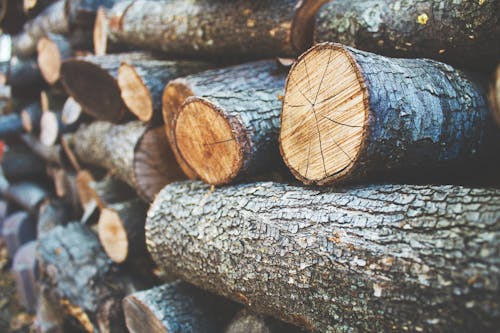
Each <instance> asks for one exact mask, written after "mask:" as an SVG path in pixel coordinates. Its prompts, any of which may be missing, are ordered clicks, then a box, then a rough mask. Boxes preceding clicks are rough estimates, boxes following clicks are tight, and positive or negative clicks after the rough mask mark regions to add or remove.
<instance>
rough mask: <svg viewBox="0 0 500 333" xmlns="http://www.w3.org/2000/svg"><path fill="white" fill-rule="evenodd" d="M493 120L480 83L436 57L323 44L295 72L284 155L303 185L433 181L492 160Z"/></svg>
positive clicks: (284, 119) (284, 122)
mask: <svg viewBox="0 0 500 333" xmlns="http://www.w3.org/2000/svg"><path fill="white" fill-rule="evenodd" d="M491 123H492V121H491V115H490V111H489V109H488V105H487V99H486V93H485V90H484V88H483V86H482V80H481V79H477V78H474V77H473V76H468V75H466V74H465V73H463V72H461V71H459V70H455V69H453V68H452V67H450V66H448V65H445V64H442V63H439V62H436V61H432V60H426V59H394V58H386V57H383V56H379V55H375V54H372V53H367V52H363V51H358V50H355V49H352V48H348V47H344V46H342V45H340V44H333V43H324V44H319V45H317V46H315V47H314V48H312V49H311V50H309V51H308V52H306V53H305V54H303V55H302V56H301V57H300V59H299V61H298V62H297V63H296V64H295V65H294V66H293V67H292V69H291V71H290V74H289V76H288V81H287V86H286V90H285V97H284V106H283V112H282V116H281V133H280V143H281V153H282V156H283V159H284V161H285V163H286V164H287V165H288V167H289V168H290V170H291V171H292V173H293V174H294V175H295V176H296V177H297V178H298V179H299V180H301V181H302V182H304V183H305V184H319V185H324V184H330V183H334V182H338V181H350V180H352V181H354V180H360V179H363V178H366V177H369V176H374V175H377V174H383V175H384V176H385V179H388V178H390V177H396V175H398V176H399V172H400V171H401V173H403V170H404V171H406V170H411V171H407V172H406V173H405V174H403V175H402V177H403V178H405V179H408V178H409V177H412V176H413V175H414V174H419V175H421V176H422V177H421V179H429V177H430V176H432V175H433V174H436V173H437V172H438V169H439V170H451V169H453V168H455V169H457V170H451V171H454V172H455V171H456V172H459V171H460V170H458V168H456V166H459V167H463V170H465V166H473V164H474V162H477V161H480V160H481V159H482V158H489V156H491V152H492V151H495V147H494V146H495V144H496V143H497V142H500V140H498V136H497V134H498V133H496V131H495V129H494V128H493V126H492V125H491ZM488 162H489V161H488ZM429 170H431V171H429Z"/></svg>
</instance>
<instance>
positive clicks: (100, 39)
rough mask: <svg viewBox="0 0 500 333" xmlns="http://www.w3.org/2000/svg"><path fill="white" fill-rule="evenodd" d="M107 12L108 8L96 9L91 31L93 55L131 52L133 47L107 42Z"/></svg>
mask: <svg viewBox="0 0 500 333" xmlns="http://www.w3.org/2000/svg"><path fill="white" fill-rule="evenodd" d="M115 6H116V5H115ZM108 12H109V8H104V7H99V8H98V9H97V13H96V17H95V23H94V29H93V43H94V54H95V55H97V56H103V55H106V54H110V53H120V52H127V51H131V50H133V49H134V47H133V46H130V45H127V44H123V43H119V42H114V41H111V40H108V38H107V36H108V21H109V18H108Z"/></svg>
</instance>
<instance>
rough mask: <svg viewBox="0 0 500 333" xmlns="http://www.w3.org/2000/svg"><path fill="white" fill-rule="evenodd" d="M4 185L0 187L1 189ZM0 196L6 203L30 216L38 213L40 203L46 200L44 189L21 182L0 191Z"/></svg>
mask: <svg viewBox="0 0 500 333" xmlns="http://www.w3.org/2000/svg"><path fill="white" fill-rule="evenodd" d="M3 186H4V185H2V187H3ZM0 192H1V194H2V195H3V197H4V198H5V199H7V200H8V201H10V202H12V203H14V204H16V205H17V206H19V207H21V208H22V209H24V210H25V211H27V212H29V213H30V214H32V215H36V214H37V213H38V208H39V205H40V203H41V202H42V201H43V200H44V199H45V198H47V196H48V194H47V191H45V189H43V188H42V187H40V186H39V185H37V184H35V183H29V182H21V183H16V184H13V185H9V186H8V187H7V188H6V189H2V190H1V191H0Z"/></svg>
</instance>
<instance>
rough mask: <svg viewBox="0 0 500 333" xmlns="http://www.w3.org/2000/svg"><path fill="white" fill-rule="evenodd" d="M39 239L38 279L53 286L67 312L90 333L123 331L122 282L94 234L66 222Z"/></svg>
mask: <svg viewBox="0 0 500 333" xmlns="http://www.w3.org/2000/svg"><path fill="white" fill-rule="evenodd" d="M39 243H40V246H39V250H38V251H39V258H38V259H39V261H40V271H41V279H42V282H43V283H44V285H47V286H50V287H51V288H52V289H53V290H54V292H55V294H56V296H57V298H58V299H59V301H60V304H62V306H63V307H64V309H65V310H66V312H67V314H69V315H71V316H74V317H75V318H76V319H77V320H78V321H79V322H80V324H81V325H82V327H84V328H85V329H86V331H88V332H90V333H92V332H113V333H114V332H125V325H124V324H125V323H124V320H123V313H122V309H121V299H122V298H123V297H124V296H125V283H124V282H123V277H120V275H119V274H120V273H119V270H118V268H117V267H116V266H114V265H113V264H112V263H111V261H110V260H109V259H108V257H107V256H106V254H105V253H104V251H103V250H102V248H101V245H100V244H99V241H98V239H97V237H96V236H95V235H94V234H93V233H92V232H91V231H90V230H89V229H87V228H86V227H85V226H83V225H82V224H80V223H70V224H68V225H67V226H65V227H62V226H59V227H56V228H55V229H53V230H52V231H51V232H50V233H48V234H47V235H46V236H45V237H43V238H42V239H40V240H39ZM83 290H84V291H85V292H82V291H83Z"/></svg>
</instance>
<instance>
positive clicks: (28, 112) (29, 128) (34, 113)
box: [21, 102, 42, 134]
mask: <svg viewBox="0 0 500 333" xmlns="http://www.w3.org/2000/svg"><path fill="white" fill-rule="evenodd" d="M41 118H42V106H41V105H40V103H39V102H35V103H31V104H29V105H28V106H26V107H25V108H23V109H22V110H21V121H22V124H23V128H24V130H25V131H26V132H28V133H33V134H38V132H39V131H40V120H41Z"/></svg>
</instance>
